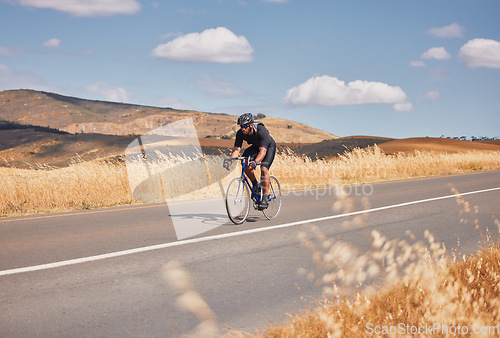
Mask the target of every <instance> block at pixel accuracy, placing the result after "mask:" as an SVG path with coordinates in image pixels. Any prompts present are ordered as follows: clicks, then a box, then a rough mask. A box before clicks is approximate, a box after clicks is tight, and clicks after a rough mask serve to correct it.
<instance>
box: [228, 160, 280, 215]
mask: <svg viewBox="0 0 500 338" xmlns="http://www.w3.org/2000/svg"><path fill="white" fill-rule="evenodd" d="M235 160H241V175H240V176H238V177H235V178H233V179H232V180H231V182H230V183H229V185H228V187H227V190H226V210H227V214H228V216H229V219H230V220H231V221H232V222H233V223H234V224H241V223H243V222H244V221H245V220H246V218H247V216H248V211H249V208H250V203H251V202H250V200H252V201H253V203H252V205H253V207H254V209H255V210H260V211H262V212H263V213H264V216H265V217H266V218H267V219H273V218H275V217H276V216H277V215H278V213H279V211H280V209H281V187H280V183H279V181H278V179H277V178H276V177H274V176H272V175H270V176H269V179H270V182H269V194H267V195H266V196H267V197H268V202H269V203H268V207H267V208H261V207H260V205H261V204H262V197H261V196H264V194H257V193H256V192H255V191H254V190H253V188H252V184H250V183H251V182H250V179H249V178H247V176H246V174H245V169H246V168H247V167H248V166H249V165H250V158H246V157H236V158H226V160H225V162H224V168H226V169H228V170H230V169H229V166H228V165H226V163H227V162H229V161H235ZM259 165H260V163H259ZM245 185H246V186H245ZM246 188H248V191H245V190H246ZM250 191H251V192H252V193H251V194H250Z"/></svg>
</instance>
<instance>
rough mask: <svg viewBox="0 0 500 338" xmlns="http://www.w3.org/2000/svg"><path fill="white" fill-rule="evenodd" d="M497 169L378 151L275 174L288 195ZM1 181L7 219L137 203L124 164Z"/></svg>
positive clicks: (12, 174) (276, 169)
mask: <svg viewBox="0 0 500 338" xmlns="http://www.w3.org/2000/svg"><path fill="white" fill-rule="evenodd" d="M158 165H160V166H161V165H162V164H161V163H159V164H158ZM497 169H500V151H477V150H473V151H471V150H467V151H465V152H456V153H443V152H429V151H425V152H424V151H419V150H414V151H412V152H398V153H397V154H393V155H388V154H385V153H384V152H383V151H382V150H381V148H380V147H378V146H375V147H371V148H367V149H355V150H353V151H351V152H346V153H345V154H344V155H342V156H339V157H336V158H331V159H324V160H312V159H311V158H309V157H307V156H304V155H297V154H295V153H293V152H292V151H283V152H281V153H280V154H278V155H277V156H276V159H275V162H274V164H273V167H272V173H273V174H274V175H275V176H277V177H278V178H279V179H280V182H281V184H282V188H283V189H285V190H286V189H295V188H312V187H321V186H330V185H339V184H351V183H363V182H375V181H385V180H394V179H404V178H412V177H424V176H432V175H447V174H456V173H465V172H472V171H478V170H497ZM0 175H1V177H2V180H1V181H0V215H2V216H8V215H15V214H29V213H42V212H51V211H62V210H73V209H82V208H97V207H103V206H113V205H120V204H127V203H134V200H133V198H132V193H131V190H130V185H129V180H128V175H127V168H126V164H125V162H124V161H118V160H113V161H105V160H94V161H74V162H73V163H71V164H70V165H69V166H68V167H65V168H52V167H49V166H46V165H39V166H38V167H36V168H34V169H32V170H28V169H18V168H12V167H0Z"/></svg>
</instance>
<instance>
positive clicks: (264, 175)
mask: <svg viewBox="0 0 500 338" xmlns="http://www.w3.org/2000/svg"><path fill="white" fill-rule="evenodd" d="M237 123H238V124H239V125H240V130H238V132H237V133H236V139H235V141H234V148H233V152H232V153H231V157H237V156H238V155H239V153H240V150H241V146H242V145H243V140H245V141H247V143H248V144H250V147H248V148H247V149H245V151H244V152H243V156H244V157H250V160H251V162H250V165H249V166H248V167H246V168H245V174H246V175H247V177H248V179H249V180H250V181H252V185H253V190H254V191H255V193H256V194H258V193H259V192H260V188H261V187H262V198H261V199H260V204H259V209H260V210H263V209H266V208H267V207H268V206H269V204H268V202H267V201H268V198H269V185H270V179H269V168H270V167H271V164H272V163H273V161H274V155H275V154H276V142H274V139H273V138H272V137H271V135H270V134H269V131H268V130H267V128H266V127H265V126H264V124H263V123H262V122H254V118H253V115H252V114H251V113H245V114H242V115H241V116H240V117H239V118H238V122H237ZM257 163H260V164H261V166H260V168H261V177H260V181H261V184H260V185H259V183H258V182H257V179H256V178H255V172H254V169H255V167H256V166H257ZM229 165H230V163H229V162H228V161H225V162H224V167H225V168H227V167H229Z"/></svg>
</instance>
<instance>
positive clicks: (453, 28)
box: [427, 22, 465, 38]
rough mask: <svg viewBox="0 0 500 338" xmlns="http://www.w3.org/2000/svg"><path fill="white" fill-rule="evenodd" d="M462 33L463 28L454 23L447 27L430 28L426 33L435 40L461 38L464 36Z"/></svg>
mask: <svg viewBox="0 0 500 338" xmlns="http://www.w3.org/2000/svg"><path fill="white" fill-rule="evenodd" d="M464 31H465V28H464V26H461V25H459V24H458V23H456V22H455V23H452V24H451V25H449V26H444V27H433V28H430V29H429V30H428V31H427V33H428V34H429V35H432V36H435V37H437V38H461V37H463V36H464Z"/></svg>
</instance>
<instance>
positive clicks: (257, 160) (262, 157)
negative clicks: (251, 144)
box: [255, 147, 267, 163]
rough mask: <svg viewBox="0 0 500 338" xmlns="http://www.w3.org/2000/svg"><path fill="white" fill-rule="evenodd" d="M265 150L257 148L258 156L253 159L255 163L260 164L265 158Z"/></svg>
mask: <svg viewBox="0 0 500 338" xmlns="http://www.w3.org/2000/svg"><path fill="white" fill-rule="evenodd" d="M266 153H267V149H266V148H264V147H260V148H259V154H258V155H257V156H256V157H255V162H257V163H260V162H262V160H263V159H264V157H266Z"/></svg>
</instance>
